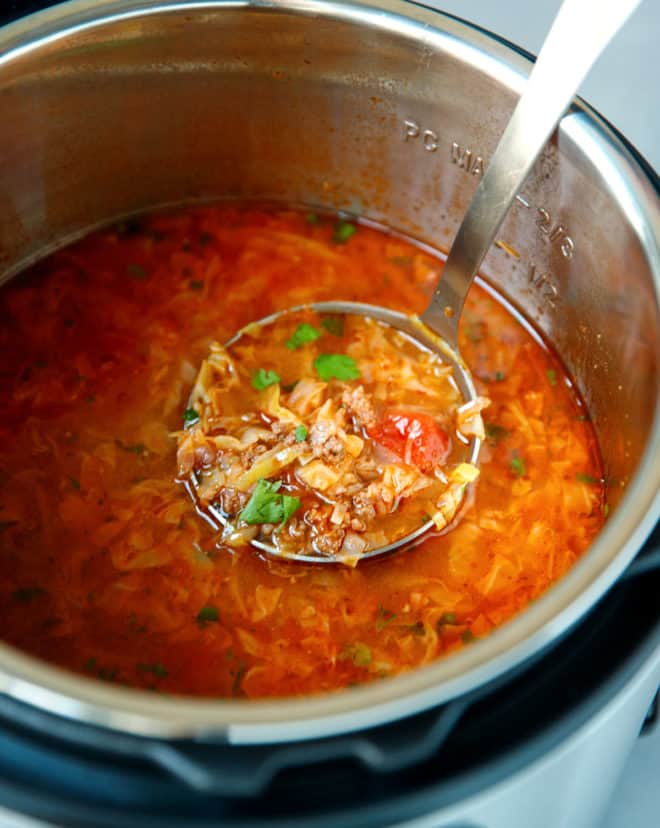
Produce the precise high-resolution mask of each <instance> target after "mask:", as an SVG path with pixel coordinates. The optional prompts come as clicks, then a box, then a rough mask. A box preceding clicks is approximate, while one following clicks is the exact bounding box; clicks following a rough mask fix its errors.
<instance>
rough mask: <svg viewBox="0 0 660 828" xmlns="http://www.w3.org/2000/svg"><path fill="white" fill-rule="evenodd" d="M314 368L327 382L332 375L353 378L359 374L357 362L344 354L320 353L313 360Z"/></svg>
mask: <svg viewBox="0 0 660 828" xmlns="http://www.w3.org/2000/svg"><path fill="white" fill-rule="evenodd" d="M314 368H315V369H316V373H317V374H318V375H319V376H320V377H321V379H322V380H323V381H324V382H329V381H330V380H331V379H332V378H333V377H335V378H336V379H338V380H354V379H358V377H359V376H360V369H359V368H358V367H357V363H356V362H355V360H354V359H353V358H352V357H349V356H346V354H320V356H317V357H316V359H315V360H314Z"/></svg>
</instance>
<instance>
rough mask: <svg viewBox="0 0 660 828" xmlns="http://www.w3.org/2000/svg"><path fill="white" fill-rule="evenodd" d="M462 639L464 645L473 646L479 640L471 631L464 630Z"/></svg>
mask: <svg viewBox="0 0 660 828" xmlns="http://www.w3.org/2000/svg"><path fill="white" fill-rule="evenodd" d="M461 638H462V639H463V643H464V644H471V643H472V642H473V641H476V640H477V636H476V635H475V634H474V633H473V632H472V630H470V629H468V630H463V632H462V633H461Z"/></svg>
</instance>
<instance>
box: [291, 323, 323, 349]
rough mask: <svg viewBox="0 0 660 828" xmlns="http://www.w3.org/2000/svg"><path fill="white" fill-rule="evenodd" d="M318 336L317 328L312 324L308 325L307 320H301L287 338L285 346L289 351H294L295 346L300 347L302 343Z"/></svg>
mask: <svg viewBox="0 0 660 828" xmlns="http://www.w3.org/2000/svg"><path fill="white" fill-rule="evenodd" d="M320 336H321V331H319V329H318V328H315V327H314V326H313V325H308V324H307V322H303V323H302V324H300V325H298V327H297V328H296V329H295V331H294V332H293V335H292V336H291V338H290V339H287V342H286V347H287V348H288V349H289V350H290V351H295V350H296V348H302V346H303V345H306V344H307V343H308V342H314V340H315V339H318V338H319V337H320Z"/></svg>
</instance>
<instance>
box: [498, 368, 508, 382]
mask: <svg viewBox="0 0 660 828" xmlns="http://www.w3.org/2000/svg"><path fill="white" fill-rule="evenodd" d="M505 379H506V377H505V376H504V374H503V373H502V371H495V382H504V380H505Z"/></svg>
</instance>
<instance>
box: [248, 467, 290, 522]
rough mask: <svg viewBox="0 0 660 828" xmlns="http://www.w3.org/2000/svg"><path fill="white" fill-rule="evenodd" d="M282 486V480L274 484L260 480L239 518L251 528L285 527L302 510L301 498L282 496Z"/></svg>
mask: <svg viewBox="0 0 660 828" xmlns="http://www.w3.org/2000/svg"><path fill="white" fill-rule="evenodd" d="M281 485H282V481H281V480H276V481H275V482H273V483H271V481H270V480H264V479H263V478H262V479H261V480H259V481H258V482H257V485H256V486H255V489H254V491H253V492H252V495H251V497H250V499H249V500H248V502H247V504H246V506H245V509H243V511H242V512H241V513H240V515H239V518H240V519H241V520H244V521H245V522H246V523H248V524H250V525H251V526H253V525H255V524H258V523H279V524H280V525H281V526H284V524H285V523H286V522H287V520H288V519H289V518H290V517H291V515H292V514H293V513H294V512H295V511H296V510H297V509H299V508H300V498H298V497H291V495H285V494H280V493H279V488H280V486H281Z"/></svg>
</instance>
